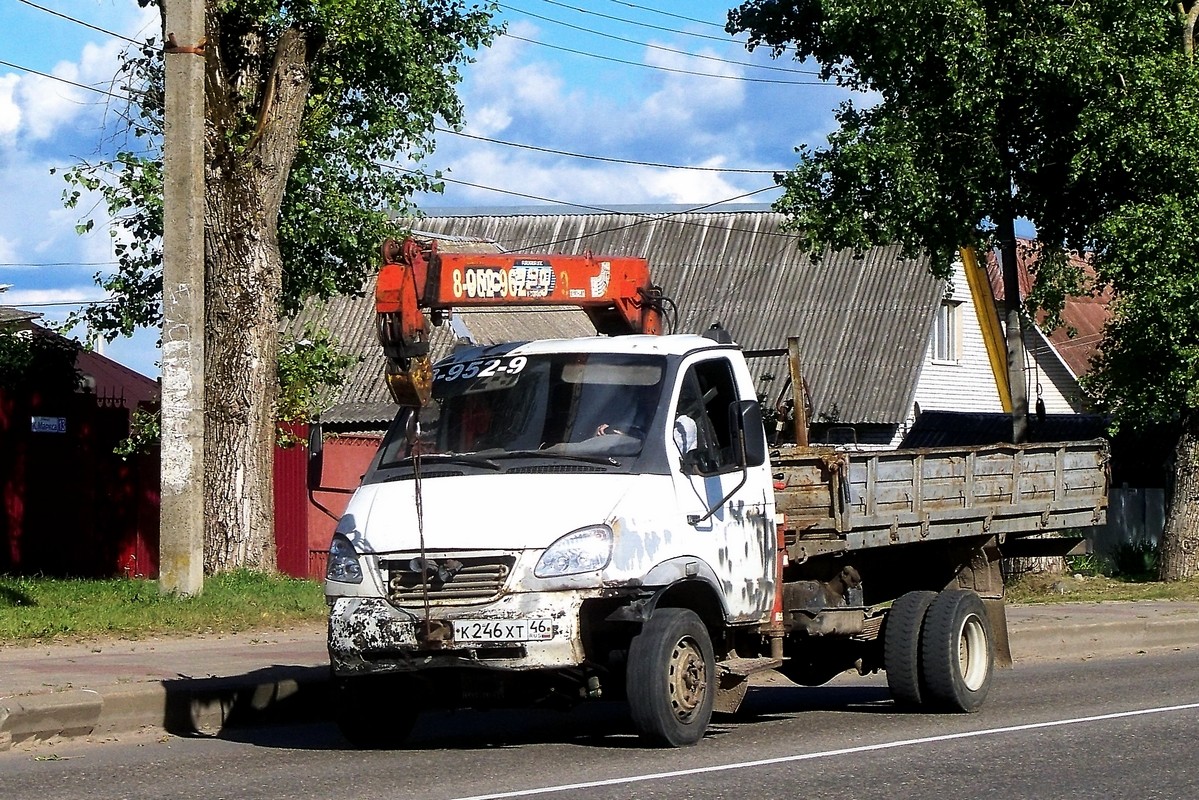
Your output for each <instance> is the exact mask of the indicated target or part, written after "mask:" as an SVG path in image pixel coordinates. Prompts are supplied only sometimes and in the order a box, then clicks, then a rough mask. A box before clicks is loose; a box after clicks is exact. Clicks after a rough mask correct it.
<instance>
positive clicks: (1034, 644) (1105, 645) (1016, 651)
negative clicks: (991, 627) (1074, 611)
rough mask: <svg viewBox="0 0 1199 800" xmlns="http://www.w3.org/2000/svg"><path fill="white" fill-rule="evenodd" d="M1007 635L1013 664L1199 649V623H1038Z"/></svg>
mask: <svg viewBox="0 0 1199 800" xmlns="http://www.w3.org/2000/svg"><path fill="white" fill-rule="evenodd" d="M1010 635H1011V643H1012V656H1013V658H1015V659H1016V661H1033V660H1037V661H1041V660H1047V659H1054V660H1061V659H1063V658H1087V657H1092V656H1120V655H1138V654H1140V653H1143V652H1146V651H1148V650H1156V649H1179V648H1184V647H1194V646H1196V645H1199V619H1196V618H1191V617H1183V618H1175V619H1131V620H1119V621H1112V622H1092V623H1087V624H1084V625H1073V626H1064V625H1061V624H1057V625H1051V624H1047V623H1041V624H1037V625H1029V626H1025V627H1022V628H1021V629H1020V630H1019V631H1018V632H1017V631H1012V632H1010Z"/></svg>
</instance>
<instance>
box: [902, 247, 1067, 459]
mask: <svg viewBox="0 0 1199 800" xmlns="http://www.w3.org/2000/svg"><path fill="white" fill-rule="evenodd" d="M948 287H949V291H950V294H949V295H947V299H953V300H956V301H959V302H960V303H961V306H960V308H961V320H960V331H959V341H958V346H959V352H958V355H959V358H958V360H957V362H955V363H948V362H944V361H937V360H935V359H934V358H933V348H934V334H933V333H931V332H930V334H929V339H928V346H927V348H926V349H925V353H924V364H923V366H922V367H921V370H920V378H919V379H918V381H917V383H916V392H915V397H914V399H913V404H912V409H911V413H910V416H909V417H908V419H907V420H906V421H905V424H904V425H903V426H902V427H901V428H900V429H899V430H898V431H897V433H896V437H895V439H894V441H893V445H894V446H898V445H899V442H900V440H902V439H903V437H904V435H905V434H906V433H907V431H908V429H910V428H911V425H912V423H913V422H914V421H915V418H916V410H917V409H919V410H921V411H961V412H969V413H1002V412H1003V402H1002V400H1001V399H1000V396H999V389H998V387H997V386H996V384H995V373H994V371H993V370H992V369H991V361H990V358H989V357H988V355H987V346H986V342H985V341H984V340H983V333H982V324H981V322H980V321H979V315H978V309H977V308H976V307H975V305H974V302H973V299H972V297H971V294H970V287H969V284H968V283H967V282H966V273H965V269H964V267H963V266H962V264H961V262H958V263H955V264H954V267H953V274H952V277H951V278H950V282H949V284H948ZM1027 345H1031V347H1032V350H1033V351H1034V352H1035V353H1036V356H1037V357H1036V358H1034V357H1033V353H1030V351H1029V347H1027V346H1026V348H1025V354H1024V355H1025V364H1026V367H1027V369H1026V374H1027V375H1028V376H1029V394H1028V402H1029V406H1030V408H1031V407H1033V406H1034V403H1035V402H1036V398H1037V383H1038V380H1039V382H1040V387H1041V398H1042V399H1043V400H1044V401H1045V411H1046V413H1049V414H1071V413H1077V412H1079V411H1080V410H1081V407H1080V406H1079V405H1078V404H1077V401H1075V402H1071V400H1070V399H1069V398H1077V397H1078V396H1079V391H1078V383H1077V381H1076V380H1075V379H1074V376H1073V375H1072V374H1071V373H1070V371H1069V370H1068V369H1066V368H1065V367H1064V366H1063V365H1062V363H1061V360H1060V359H1059V358H1058V357H1057V355H1056V354H1055V353H1054V352H1053V351H1052V349H1051V348H1050V346H1049V344H1048V342H1047V341H1046V340H1045V339H1044V337H1042V336H1041V335H1040V333H1038V332H1035V331H1033V332H1030V334H1029V338H1028V340H1027Z"/></svg>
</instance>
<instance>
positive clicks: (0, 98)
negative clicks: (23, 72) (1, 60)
mask: <svg viewBox="0 0 1199 800" xmlns="http://www.w3.org/2000/svg"><path fill="white" fill-rule="evenodd" d="M20 81H21V79H20V78H19V77H17V76H16V75H13V74H11V73H10V74H8V75H0V140H2V139H5V138H8V137H10V136H12V135H14V134H15V133H16V132H17V129H19V128H20V127H21V107H20V106H19V105H18V104H17V102H16V99H15V98H14V97H13V94H14V92H15V90H16V88H17V86H18V85H19V84H20Z"/></svg>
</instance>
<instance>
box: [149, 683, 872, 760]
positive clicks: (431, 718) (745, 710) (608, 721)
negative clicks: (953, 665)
mask: <svg viewBox="0 0 1199 800" xmlns="http://www.w3.org/2000/svg"><path fill="white" fill-rule="evenodd" d="M268 694H269V693H263V694H262V695H261V696H260V697H259V701H260V702H259V703H258V704H257V705H256V704H255V703H253V702H251V700H252V698H248V697H247V698H243V700H242V702H241V703H240V704H237V705H235V706H234V707H233V708H232V709H231V711H233V712H235V713H230V714H229V715H228V716H227V717H226V720H225V722H224V724H222V725H220V726H219V727H217V728H216V729H213V730H211V732H208V733H206V732H205V731H204V729H203V728H202V727H200V726H192V727H191V729H187V728H186V726H184V728H183V729H179V728H176V729H173V730H172V732H175V733H178V734H179V735H192V736H196V735H212V736H218V737H219V738H222V739H227V740H229V741H236V742H242V743H245V744H250V745H254V746H258V747H268V748H287V749H298V750H352V749H353V748H352V747H351V746H350V745H349V744H348V743H346V741H345V740H344V739H343V738H342V737H341V735H340V734H339V733H338V731H337V728H336V727H335V726H334V725H333V724H332V723H331V722H329V714H328V705H327V702H324V703H318V704H315V705H314V704H313V701H319V700H327V698H318V697H316V696H315V695H310V696H308V697H307V698H305V703H306V704H307V710H308V713H305V714H295V713H287V710H286V708H285V706H286V705H287V700H286V698H285V699H284V700H283V702H282V706H283V707H279V708H276V709H274V711H273V713H272V715H271V716H270V717H269V718H268V717H266V716H262V712H261V711H260V710H259V709H260V708H261V701H262V700H263V699H265V698H266V697H267V695H268ZM292 697H293V699H294V700H295V701H296V702H297V703H298V693H297V694H296V695H293V696H292ZM294 710H298V705H297V708H296V709H293V711H294ZM894 711H895V709H894V706H893V705H892V703H891V701H890V697H889V694H888V692H887V689H886V687H885V686H882V687H879V686H860V685H843V686H837V685H834V686H822V687H814V688H809V687H800V686H794V685H790V684H787V685H778V686H765V687H753V688H751V689H750V691H749V694H748V695H747V696H746V699H745V702H744V703H743V705H742V707H741V710H739V711H738V713H737V714H735V715H717V716H716V717H715V718H714V719H713V723H712V725H711V727H710V728H709V731H708V738H714V737H720V736H724V735H725V734H727V733H729V732H731V731H733V730H736V729H738V728H740V727H743V726H747V725H750V726H752V725H755V724H761V723H764V722H769V721H772V720H777V719H780V718H785V717H788V716H792V715H796V714H803V713H810V712H833V713H866V714H876V713H894ZM251 712H253V713H251ZM380 713H385V712H384V711H382V710H381V712H380ZM278 723H285V724H278ZM544 744H563V745H574V746H581V747H596V748H612V749H641V748H643V747H644V746H645V745H644V744H643V743H642V742H641V740H640V739H639V738H638V737H637V735H636V732H635V731H634V729H633V727H632V723H631V721H630V719H629V714H628V707H627V706H626V705H625V704H624V703H619V702H594V703H587V704H584V705H581V706H578V707H576V708H574V709H570V710H565V711H558V710H538V709H531V710H530V709H516V710H513V709H497V710H492V711H474V710H465V711H429V712H425V713H424V714H422V715H421V716H420V718H419V719H418V721H417V724H416V727H415V728H414V729H413V731H412V734H411V736H410V737H409V739H408V741H407V743H406V745H405V747H404V749H405V750H480V749H497V748H516V747H527V746H529V745H544Z"/></svg>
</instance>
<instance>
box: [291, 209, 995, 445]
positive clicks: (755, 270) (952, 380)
mask: <svg viewBox="0 0 1199 800" xmlns="http://www.w3.org/2000/svg"><path fill="white" fill-rule="evenodd" d="M782 222H783V217H782V215H780V214H777V213H774V212H771V211H768V210H762V209H761V208H752V209H743V210H738V211H720V212H663V211H661V210H660V209H658V210H655V211H650V210H646V211H639V210H638V211H629V212H622V213H619V214H617V213H610V214H553V213H545V212H544V211H541V212H539V213H516V214H511V213H509V214H486V213H462V214H454V215H446V216H439V217H430V218H425V219H421V220H417V221H415V222H414V227H415V228H416V229H417V230H418V232H419V234H420V235H423V236H428V237H431V238H438V239H439V240H440V241H441V243H442V246H443V247H446V246H450V247H455V246H461V245H463V244H465V243H471V244H472V246H475V247H487V246H491V247H496V248H499V249H502V250H504V251H509V252H511V251H538V250H541V251H544V252H561V253H583V252H585V251H588V250H590V251H592V252H595V253H605V254H611V255H640V256H643V257H645V258H647V259H648V260H649V262H650V266H651V271H652V274H653V276H654V280H655V282H657V283H659V284H660V285H661V286H662V288H663V290H664V292H665V294H666V295H667V296H669V297H671V298H673V299H674V301H675V304H676V306H677V308H678V314H677V319H675V320H673V330H676V331H680V332H683V331H691V332H696V331H702V330H705V329H707V328H708V327H710V326H711V325H713V324H716V323H719V324H721V325H722V326H723V327H725V328H726V329H728V330H729V331H730V332H731V333H732V334H733V337H734V339H735V340H736V341H737V342H738V343H740V344H741V345H742V347H743V348H745V350H746V351H747V353H749V354H750V356H751V359H750V364H751V370H752V371H753V373H754V375H755V377H756V378H757V379H758V385H759V390H760V393H761V395H762V396H763V398H764V399H765V400H766V402H768V403H770V404H772V405H773V404H776V403H777V402H779V401H780V400H781V399H783V398H786V397H789V396H790V389H789V388H788V387H787V386H786V383H787V377H788V371H787V366H786V359H785V357H784V356H782V355H779V354H778V351H779V349H780V348H784V347H785V346H786V342H787V337H789V336H794V337H797V339H798V341H799V352H800V356H801V361H802V372H803V376H804V379H805V382H806V384H807V387H808V392H809V394H810V396H811V401H812V413H811V419H812V422H813V432H814V435H816V436H817V437H826V436H834V437H836V436H839V437H842V438H845V437H848V438H850V439H852V440H856V441H857V442H858V444H859V445H861V446H863V447H894V446H896V445H897V444H898V443H899V441H900V440H901V438H902V436H903V433H904V432H905V430H906V427H907V426H909V425H910V424H911V422H912V420H913V419H914V417H915V415H916V413H917V411H918V410H923V409H926V408H927V409H954V410H972V411H977V410H992V409H994V410H1001V408H1002V406H1001V400H1000V398H999V394H998V389H997V387H996V383H995V378H994V375H993V373H992V371H991V368H990V366H989V364H990V362H989V360H988V357H987V354H986V353H985V351H984V350H983V345H982V337H981V334H980V333H979V329H980V323H979V321H978V320H979V314H978V312H976V311H975V310H974V304H975V300H974V298H973V297H972V295H971V292H970V290H969V288H968V286H967V282H966V280H965V276H964V272H963V268H962V267H961V265H957V266H956V267H955V276H954V278H952V279H951V280H950V281H948V282H947V281H942V280H938V279H936V278H933V277H932V276H931V275H930V273H929V267H930V263H929V260H928V259H927V257H921V258H915V259H909V258H905V257H903V254H902V253H901V252H900V248H899V247H898V246H889V247H876V248H872V249H870V250H869V251H867V252H865V253H860V254H859V253H853V252H850V251H844V252H838V253H833V252H830V253H825V254H824V255H823V257H822V258H820V259H818V260H815V261H813V260H812V259H809V258H808V257H807V256H806V255H805V254H804V253H802V252H800V250H799V249H798V247H797V245H796V242H795V238H794V237H793V236H791V235H790V234H788V233H787V232H785V231H784V230H782ZM372 291H373V287H372V286H371V285H370V283H369V281H368V285H366V286H364V287H363V295H362V296H360V297H356V298H345V297H342V298H336V299H335V300H333V301H330V302H329V303H327V304H310V305H309V306H308V307H307V308H306V309H305V311H304V312H303V313H302V314H301V315H300V316H299V317H297V319H296V320H295V321H293V322H292V323H291V328H292V330H293V331H299V330H301V329H302V327H303V325H304V324H308V323H316V324H319V325H322V326H324V327H326V328H328V329H329V330H330V331H331V332H332V333H333V334H334V336H335V337H336V338H337V339H338V340H339V342H341V344H342V346H343V347H344V348H346V349H347V350H349V351H350V352H352V353H356V354H360V355H362V356H363V361H362V362H361V364H360V365H359V366H358V368H357V370H356V371H354V372H353V373H352V374H351V376H350V379H349V380H348V381H347V382H346V385H345V386H344V387H343V388H342V390H341V391H340V392H339V393H338V394H337V395H336V396H335V397H333V398H331V399H330V408H329V411H328V412H326V414H325V415H324V416H323V420H324V421H325V423H326V424H327V425H329V426H330V427H331V428H332V429H340V430H342V431H343V432H378V431H380V430H381V429H382V428H383V427H384V426H385V425H386V423H387V421H388V420H389V419H390V417H391V415H392V410H393V406H392V404H391V401H390V397H389V396H388V394H387V390H386V388H385V387H384V386H383V383H382V380H381V377H380V376H381V374H382V359H381V358H380V354H379V349H378V344H377V341H376V340H375V334H374V327H373V321H374V311H373V305H372V299H371V292H372ZM990 313H993V312H990ZM583 319H584V318H583V317H582V315H581V314H577V313H574V312H573V311H572V310H569V309H563V310H556V311H554V312H546V311H544V310H532V311H525V310H506V311H464V312H457V313H455V315H454V317H453V318H452V320H451V322H450V323H449V325H448V326H443V328H441V329H435V336H436V337H437V338H435V341H434V346H435V348H436V347H438V346H442V347H446V346H449V345H451V344H452V342H453V341H454V340H455V339H457V338H470V339H472V340H474V341H479V342H493V341H505V340H508V341H510V340H519V339H529V338H540V337H542V336H546V335H577V334H579V333H584V334H589V333H593V332H594V329H592V328H589V327H586V323H580V320H583ZM580 325H582V327H581V326H580ZM563 326H565V327H563Z"/></svg>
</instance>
